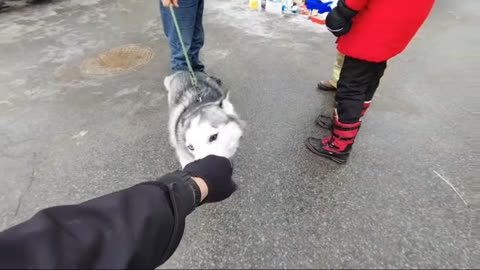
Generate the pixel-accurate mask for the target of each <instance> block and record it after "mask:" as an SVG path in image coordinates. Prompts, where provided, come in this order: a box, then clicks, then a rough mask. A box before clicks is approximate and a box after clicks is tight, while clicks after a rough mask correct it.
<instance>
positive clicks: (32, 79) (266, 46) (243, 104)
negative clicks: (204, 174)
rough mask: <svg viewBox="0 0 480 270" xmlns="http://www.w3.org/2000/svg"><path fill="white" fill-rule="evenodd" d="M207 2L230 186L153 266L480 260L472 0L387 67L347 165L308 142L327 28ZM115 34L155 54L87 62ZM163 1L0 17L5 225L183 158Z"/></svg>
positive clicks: (476, 40) (89, 2) (49, 7)
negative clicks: (168, 89)
mask: <svg viewBox="0 0 480 270" xmlns="http://www.w3.org/2000/svg"><path fill="white" fill-rule="evenodd" d="M243 2H245V1H220V0H215V1H213V0H212V1H207V6H206V9H205V16H204V19H205V28H206V45H205V49H204V50H203V58H204V60H205V63H206V64H207V66H208V71H209V72H210V73H212V74H213V75H216V76H218V77H221V78H222V79H223V81H224V84H225V88H226V89H228V90H230V91H231V95H232V101H233V102H234V104H235V106H236V109H237V111H238V112H239V113H240V115H241V116H242V118H244V119H245V120H246V121H247V124H248V126H247V130H246V133H245V137H244V139H243V141H242V145H241V148H240V150H239V152H238V154H237V155H236V156H235V158H234V164H235V180H236V181H237V183H238V185H239V190H238V192H236V193H235V194H234V195H233V196H232V198H231V199H229V200H228V201H226V202H224V203H222V204H216V205H205V206H202V207H201V208H200V209H198V211H196V212H195V213H193V214H192V215H191V216H189V217H188V220H187V223H188V224H187V228H186V234H185V236H184V239H183V241H182V243H181V244H180V246H179V248H178V250H177V252H176V253H175V254H174V256H173V257H172V258H171V259H170V260H169V261H168V262H167V264H166V265H165V266H164V267H168V268H170V267H175V268H207V267H215V268H260V267H264V268H265V267H274V268H292V267H298V268H300V267H302V268H314V267H316V268H319V267H321V268H340V267H347V268H352V267H355V268H367V267H368V268H369V267H377V268H385V267H389V268H399V267H421V268H464V267H471V268H479V267H480V262H479V259H478V258H480V254H479V250H480V249H479V243H480V242H479V241H480V240H479V237H480V235H479V227H478V224H479V218H478V213H479V212H478V209H479V208H478V207H479V197H478V196H479V195H478V192H479V190H480V188H479V178H478V173H475V171H476V170H475V168H477V169H478V165H475V164H477V163H478V153H479V148H478V132H477V131H478V128H475V127H478V125H477V124H476V123H477V122H476V121H477V120H478V115H479V113H480V112H479V109H478V108H479V107H478V94H477V90H478V88H479V86H480V77H479V76H478V74H479V69H478V59H479V57H480V46H479V45H480V36H479V35H478V34H476V33H477V32H478V29H477V28H478V27H477V25H478V24H479V23H480V17H479V15H478V14H480V2H478V1H475V0H470V1H461V3H455V1H448V0H438V1H437V3H436V5H435V7H434V10H433V12H432V14H431V16H430V18H429V19H428V20H427V22H426V23H425V25H424V26H423V28H422V29H421V30H420V31H419V33H418V35H417V36H416V38H415V39H414V41H413V42H412V43H411V44H410V46H409V47H408V48H407V50H406V51H405V52H404V53H403V54H401V55H400V56H398V57H396V58H394V59H392V60H391V61H390V62H389V67H388V68H387V71H386V74H385V76H384V78H383V79H382V83H381V85H380V88H379V90H378V91H377V94H376V96H375V100H374V104H373V105H372V107H371V110H370V111H369V113H368V114H367V116H366V117H365V119H364V123H363V127H362V130H361V132H360V135H359V137H358V139H357V142H356V144H355V147H354V152H353V154H352V156H351V157H350V160H349V162H348V164H347V165H344V166H341V165H337V164H334V163H332V162H330V161H328V160H325V159H322V158H320V157H317V156H315V155H313V154H311V153H310V152H309V151H308V150H306V149H305V147H304V144H303V142H304V140H305V139H306V138H307V137H308V136H311V135H318V136H325V135H327V132H326V131H323V130H320V129H319V128H318V127H316V126H315V125H314V124H313V122H314V119H315V117H316V115H317V114H318V113H319V112H320V111H321V110H322V109H329V108H330V107H331V104H332V97H333V96H332V94H330V93H320V92H318V91H317V90H316V89H315V85H316V82H318V81H319V80H321V79H325V78H327V77H328V76H329V73H330V71H331V67H332V64H333V61H334V57H335V43H334V41H335V39H334V37H333V36H332V35H330V34H329V33H328V32H326V30H325V29H324V28H323V27H322V26H320V25H316V24H310V23H307V22H304V21H302V20H300V19H298V18H295V17H294V18H281V17H278V16H275V15H269V14H264V13H258V12H251V11H248V10H247V9H246V6H247V4H246V3H243ZM126 44H137V45H139V46H143V47H150V48H151V49H152V51H153V52H154V56H153V59H152V60H151V61H150V62H149V63H147V64H146V65H144V66H141V67H137V68H135V69H134V70H131V71H129V72H125V73H120V74H117V75H108V76H103V75H102V76H95V75H87V74H85V73H82V71H81V69H82V63H83V61H85V60H86V59H88V58H91V57H95V56H97V55H98V54H100V53H102V52H104V51H106V50H109V49H112V48H115V47H118V46H122V45H126ZM168 58H169V49H168V46H167V43H166V40H165V38H164V36H163V33H162V28H161V22H160V17H159V12H158V7H157V1H133V0H131V1H127V0H125V1H99V0H84V1H80V0H70V1H47V2H46V3H43V4H40V5H33V6H32V5H27V6H24V7H22V6H20V7H17V8H14V9H10V10H9V11H8V12H3V13H0V229H3V228H6V227H7V226H10V225H13V224H16V223H18V222H20V221H22V220H24V219H27V218H28V217H30V216H31V215H32V214H34V213H35V212H36V211H38V210H40V209H42V208H45V207H48V206H53V205H57V204H66V203H76V202H81V201H84V200H87V199H90V198H93V197H95V196H99V195H102V194H105V193H108V192H112V191H115V190H119V189H121V188H126V187H129V186H131V185H133V184H136V183H139V182H141V181H145V180H151V179H153V178H154V177H156V176H159V175H162V174H163V173H166V172H168V171H171V170H174V169H177V168H178V163H177V161H176V159H175V156H174V151H173V150H172V149H171V147H170V146H169V145H168V135H167V128H166V123H167V107H166V95H165V91H164V89H163V86H162V80H163V77H164V76H165V75H167V74H169V67H168Z"/></svg>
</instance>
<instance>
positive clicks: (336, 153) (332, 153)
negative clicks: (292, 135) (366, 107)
mask: <svg viewBox="0 0 480 270" xmlns="http://www.w3.org/2000/svg"><path fill="white" fill-rule="evenodd" d="M334 116H335V117H334V124H333V130H332V135H331V136H330V137H328V138H326V139H324V140H320V139H317V138H312V137H310V138H308V139H307V141H306V142H305V145H306V146H307V148H308V149H309V150H310V151H312V152H313V153H314V154H316V155H319V156H322V157H326V158H329V159H331V160H333V161H335V162H337V163H345V162H347V160H348V157H349V156H350V152H351V150H352V145H353V143H354V141H355V137H356V136H357V134H358V130H359V129H360V121H359V122H356V123H353V124H345V123H342V122H340V121H339V120H338V115H337V114H336V110H335V112H334Z"/></svg>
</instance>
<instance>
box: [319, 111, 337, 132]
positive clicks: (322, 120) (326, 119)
mask: <svg viewBox="0 0 480 270" xmlns="http://www.w3.org/2000/svg"><path fill="white" fill-rule="evenodd" d="M315 124H317V125H318V126H319V127H321V128H324V129H329V130H331V129H332V128H333V118H332V117H331V116H327V115H324V114H320V115H318V117H317V119H315Z"/></svg>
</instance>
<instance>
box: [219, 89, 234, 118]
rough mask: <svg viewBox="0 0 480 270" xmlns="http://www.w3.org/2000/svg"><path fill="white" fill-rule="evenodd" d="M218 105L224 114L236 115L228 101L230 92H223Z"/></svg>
mask: <svg viewBox="0 0 480 270" xmlns="http://www.w3.org/2000/svg"><path fill="white" fill-rule="evenodd" d="M219 106H220V108H222V109H223V111H224V112H225V113H226V114H229V115H237V113H236V112H235V109H234V108H233V104H232V103H231V102H230V93H229V92H227V93H225V96H224V98H223V99H222V101H220V104H219Z"/></svg>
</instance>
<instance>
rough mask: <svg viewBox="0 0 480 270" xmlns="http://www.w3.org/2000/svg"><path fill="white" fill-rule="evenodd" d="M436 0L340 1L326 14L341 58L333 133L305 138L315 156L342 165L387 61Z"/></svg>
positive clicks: (400, 47)
mask: <svg viewBox="0 0 480 270" xmlns="http://www.w3.org/2000/svg"><path fill="white" fill-rule="evenodd" d="M434 2H435V0H421V1H416V2H415V5H414V6H413V7H412V5H409V4H407V3H405V1H401V0H340V1H339V2H338V5H337V7H335V8H334V9H333V10H332V11H331V12H330V13H329V14H328V16H327V19H326V25H327V28H328V30H329V31H330V32H332V33H333V34H334V35H335V36H337V37H339V38H338V40H337V43H338V45H337V49H338V51H339V52H340V53H342V54H344V55H345V59H344V62H343V66H342V70H341V72H340V79H339V80H338V84H337V93H336V96H335V101H336V108H335V109H334V112H333V119H332V123H333V126H332V134H331V136H330V137H328V138H326V139H323V140H321V139H317V138H312V137H310V138H308V139H307V141H306V146H307V148H308V149H309V150H310V151H312V152H313V153H315V154H317V155H319V156H323V157H327V158H330V159H332V160H333V161H336V162H338V163H345V162H346V161H347V159H348V156H349V155H350V152H351V150H352V145H353V143H354V140H355V136H356V135H357V134H358V130H359V128H360V122H361V118H362V116H363V115H364V114H365V112H366V111H367V109H368V107H369V106H370V104H371V101H372V98H373V95H374V94H375V90H376V89H377V87H378V85H379V83H380V78H381V77H382V76H383V72H384V71H385V68H386V67H387V60H388V59H390V58H392V57H394V56H395V55H397V54H399V53H401V52H402V51H403V50H404V49H405V47H407V45H408V43H409V42H410V40H411V39H412V38H413V36H414V35H415V33H416V32H417V31H418V29H419V28H420V26H421V25H422V24H423V22H424V21H425V19H426V18H427V16H428V14H429V13H430V11H431V9H432V7H433V4H434Z"/></svg>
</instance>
